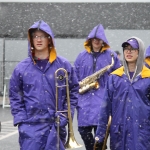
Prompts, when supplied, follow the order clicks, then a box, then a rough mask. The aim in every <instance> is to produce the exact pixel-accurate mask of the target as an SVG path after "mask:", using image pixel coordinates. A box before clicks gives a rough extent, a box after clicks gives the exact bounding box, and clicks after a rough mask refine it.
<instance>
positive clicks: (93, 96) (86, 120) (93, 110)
mask: <svg viewBox="0 0 150 150" xmlns="http://www.w3.org/2000/svg"><path fill="white" fill-rule="evenodd" d="M92 38H98V39H101V40H103V41H104V47H103V48H102V50H101V52H100V53H99V54H98V55H97V57H96V58H94V56H93V53H92V52H91V48H90V46H91V45H90V39H92ZM84 46H85V50H84V51H82V52H81V53H80V54H79V55H78V57H77V58H76V60H75V63H74V65H75V70H76V74H77V78H78V81H81V80H82V79H84V78H85V77H87V76H89V75H92V74H93V73H94V72H96V71H98V70H100V69H102V68H104V67H106V66H108V65H110V64H111V63H112V58H111V53H113V55H114V66H113V67H112V68H110V70H109V71H107V72H105V73H104V75H102V76H101V77H100V79H98V82H99V84H100V88H99V89H96V90H95V89H91V90H89V91H87V92H86V93H84V94H79V96H78V105H77V112H78V126H91V125H98V118H99V117H98V116H99V108H100V105H101V100H102V98H103V94H104V87H105V83H106V81H107V79H108V76H109V74H110V73H111V72H112V71H114V70H115V69H117V68H119V67H120V61H119V59H118V58H117V55H116V53H114V51H112V50H110V49H109V44H108V41H107V39H106V36H105V33H104V28H103V26H102V25H98V26H96V27H94V28H93V30H92V31H91V32H90V34H89V35H88V37H87V39H86V41H85V43H84ZM94 59H96V62H95V65H94ZM94 67H95V69H94ZM100 115H101V114H100Z"/></svg>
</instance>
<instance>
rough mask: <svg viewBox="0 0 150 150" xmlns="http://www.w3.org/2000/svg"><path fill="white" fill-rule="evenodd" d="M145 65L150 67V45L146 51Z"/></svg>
mask: <svg viewBox="0 0 150 150" xmlns="http://www.w3.org/2000/svg"><path fill="white" fill-rule="evenodd" d="M145 66H146V67H147V68H149V69H150V46H148V48H147V49H146V52H145Z"/></svg>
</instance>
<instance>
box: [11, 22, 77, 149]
mask: <svg viewBox="0 0 150 150" xmlns="http://www.w3.org/2000/svg"><path fill="white" fill-rule="evenodd" d="M28 41H29V42H28V54H29V57H28V58H27V59H25V60H23V61H21V62H20V63H19V64H18V65H17V66H16V68H15V69H14V71H13V73H12V76H11V79H10V89H9V93H10V94H9V96H10V104H11V113H12V115H13V117H14V126H18V130H19V143H20V149H21V150H56V149H57V148H56V147H57V146H56V145H59V146H60V149H61V150H64V149H65V148H64V144H65V142H66V129H65V126H66V125H67V123H68V119H67V118H68V117H67V113H59V112H56V95H55V94H56V84H55V71H56V70H57V69H59V68H64V69H65V70H66V71H67V73H68V78H69V79H68V80H69V81H68V83H69V91H70V93H69V94H70V105H71V114H72V116H73V113H74V108H75V107H76V105H77V92H78V91H77V90H78V81H77V78H76V74H75V72H74V70H73V67H72V66H71V64H70V63H69V62H68V61H67V60H66V59H65V58H63V57H60V56H57V54H56V49H55V43H54V35H53V33H52V30H51V29H50V27H49V25H48V24H47V23H45V22H44V21H42V20H40V21H37V22H36V23H34V24H33V25H32V26H31V27H30V29H29V30H28ZM64 75H65V74H64V72H63V71H60V72H58V77H59V76H60V77H61V78H58V85H60V86H61V85H65V84H66V83H65V82H66V81H65V78H64ZM58 110H59V111H65V110H67V100H66V88H63V87H62V88H59V89H58ZM58 115H59V116H60V143H57V140H58V136H57V130H56V129H57V123H56V121H55V119H56V117H57V116H58Z"/></svg>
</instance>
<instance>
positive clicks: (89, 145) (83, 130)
mask: <svg viewBox="0 0 150 150" xmlns="http://www.w3.org/2000/svg"><path fill="white" fill-rule="evenodd" d="M92 129H94V134H95V132H96V129H97V126H87V127H78V131H79V133H80V135H81V138H82V140H83V142H84V145H85V148H86V150H93V147H94V142H95V140H94V135H93V133H92Z"/></svg>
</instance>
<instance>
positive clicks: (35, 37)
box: [33, 35, 50, 40]
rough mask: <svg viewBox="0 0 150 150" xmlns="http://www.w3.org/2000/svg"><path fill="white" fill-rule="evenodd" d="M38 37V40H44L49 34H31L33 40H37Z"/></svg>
mask: <svg viewBox="0 0 150 150" xmlns="http://www.w3.org/2000/svg"><path fill="white" fill-rule="evenodd" d="M39 38H40V40H44V39H46V38H49V39H50V36H45V35H41V36H37V35H34V36H33V39H34V40H38V39H39Z"/></svg>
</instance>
